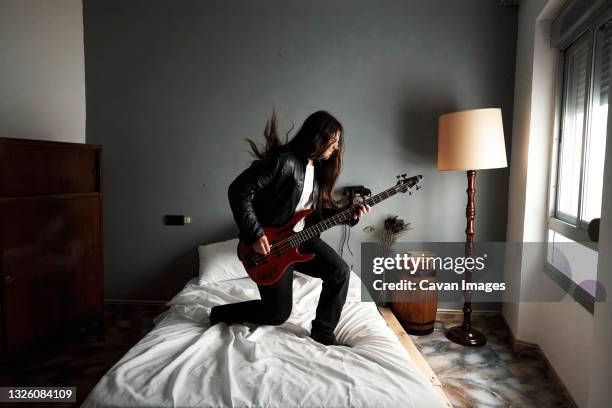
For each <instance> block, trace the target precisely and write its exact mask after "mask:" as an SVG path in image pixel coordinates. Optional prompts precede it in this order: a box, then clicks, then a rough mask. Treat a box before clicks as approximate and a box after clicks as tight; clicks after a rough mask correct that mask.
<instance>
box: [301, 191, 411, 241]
mask: <svg viewBox="0 0 612 408" xmlns="http://www.w3.org/2000/svg"><path fill="white" fill-rule="evenodd" d="M399 188H400V187H399V186H393V187H391V188H389V189H387V190H385V191H383V192H381V193H378V194H376V195H375V196H372V197H370V198H367V199H366V200H364V201H363V202H362V203H361V204H367V205H369V206H370V207H373V206H375V205H376V204H379V203H381V202H383V201H385V200H386V199H387V198H389V197H392V196H394V195H395V194H397V193H398V192H399V191H400V189H399ZM359 205H360V204H354V205H352V206H350V207H349V208H347V209H346V210H344V211H341V212H339V213H338V214H336V215H334V216H332V217H329V218H326V219H324V220H323V221H321V222H319V223H317V224H315V225H313V226H311V227H308V228H306V229H304V230H302V231H300V232H298V233H296V234H295V235H293V236H292V237H291V242H292V244H293V246H297V245H299V244H301V243H302V242H306V241H308V240H309V239H311V238H313V237H315V236H316V235H317V234H320V233H322V232H323V231H327V230H328V229H330V228H331V227H335V226H336V225H339V224H342V223H344V222H346V221H348V220H349V219H350V218H351V217H352V216H353V214H354V213H355V211H356V210H357V208H358V207H359Z"/></svg>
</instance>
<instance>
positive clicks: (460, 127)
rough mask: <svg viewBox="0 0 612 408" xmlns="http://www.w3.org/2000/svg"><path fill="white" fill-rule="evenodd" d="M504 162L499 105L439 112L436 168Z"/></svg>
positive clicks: (491, 165)
mask: <svg viewBox="0 0 612 408" xmlns="http://www.w3.org/2000/svg"><path fill="white" fill-rule="evenodd" d="M507 166H508V163H507V161H506V144H505V142H504V128H503V124H502V116H501V109H499V108H491V109H472V110H466V111H461V112H453V113H447V114H444V115H442V116H440V120H439V122H438V170H465V171H467V170H479V169H495V168H500V167H507Z"/></svg>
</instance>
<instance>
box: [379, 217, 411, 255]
mask: <svg viewBox="0 0 612 408" xmlns="http://www.w3.org/2000/svg"><path fill="white" fill-rule="evenodd" d="M397 217H398V216H397V215H393V216H390V217H387V218H386V219H385V223H384V230H383V232H382V237H381V238H382V248H383V256H385V257H387V256H389V253H390V252H391V247H392V246H393V244H394V243H395V242H396V241H397V239H398V238H399V237H401V236H402V235H404V234H405V233H406V232H408V231H409V230H411V229H412V227H411V226H410V223H409V222H408V223H406V222H404V220H403V219H401V218H397Z"/></svg>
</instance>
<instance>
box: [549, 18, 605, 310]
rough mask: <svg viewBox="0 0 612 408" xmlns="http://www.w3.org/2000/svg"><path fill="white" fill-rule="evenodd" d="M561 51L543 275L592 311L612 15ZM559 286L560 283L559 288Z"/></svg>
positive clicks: (596, 20) (596, 21)
mask: <svg viewBox="0 0 612 408" xmlns="http://www.w3.org/2000/svg"><path fill="white" fill-rule="evenodd" d="M566 42H567V43H568V45H566V46H564V47H562V48H561V49H560V58H559V78H558V86H557V92H558V95H559V100H558V108H557V129H558V130H557V131H556V134H555V143H554V151H553V161H552V165H553V168H552V170H553V171H552V172H551V176H552V177H551V187H552V188H551V196H550V204H551V205H550V213H549V224H548V227H549V230H548V242H549V245H548V251H547V252H548V253H547V259H546V268H545V270H546V271H547V272H548V273H549V274H552V275H551V276H553V275H554V276H553V277H554V279H555V280H556V281H557V282H559V283H560V284H562V286H564V287H566V288H570V287H571V288H572V290H568V292H569V293H570V294H572V295H573V297H574V298H575V299H576V300H578V301H579V302H580V303H581V304H582V305H583V306H585V307H586V308H587V310H590V311H591V312H592V308H593V302H594V300H595V299H596V297H597V293H596V292H597V290H596V289H597V284H596V282H597V258H598V244H597V242H593V241H591V239H590V238H589V234H588V232H587V231H588V229H589V225H590V223H591V222H592V220H594V219H597V218H600V217H601V202H602V190H603V182H604V180H603V175H604V160H605V147H606V137H607V131H608V94H609V86H610V75H611V74H612V72H611V70H612V67H611V62H612V61H611V57H612V10H607V11H605V12H603V13H601V14H600V16H595V17H594V18H592V19H591V22H590V23H589V24H587V25H586V26H585V27H584V29H583V30H581V31H580V34H579V35H578V36H576V38H574V39H573V40H572V39H571V38H569V41H566ZM562 282H563V283H562Z"/></svg>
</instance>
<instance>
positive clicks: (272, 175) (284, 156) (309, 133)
mask: <svg viewBox="0 0 612 408" xmlns="http://www.w3.org/2000/svg"><path fill="white" fill-rule="evenodd" d="M264 135H265V138H266V145H265V150H264V151H260V150H259V149H258V148H257V146H256V144H255V143H254V142H253V141H252V140H250V139H247V140H248V142H249V144H250V145H251V148H252V150H253V155H254V156H256V157H257V158H258V160H255V161H254V162H253V163H252V164H251V166H250V167H249V168H247V169H246V170H245V171H243V172H242V173H241V174H240V175H239V176H238V177H236V179H235V180H234V181H233V182H232V183H231V184H230V186H229V189H228V197H229V202H230V207H231V210H232V214H233V216H234V219H235V221H236V224H237V225H238V228H239V230H240V238H241V239H242V241H243V242H244V243H246V244H248V245H252V246H253V250H254V251H255V252H257V253H260V254H264V255H266V254H268V253H269V252H270V244H269V242H268V239H267V237H266V235H265V234H264V230H263V227H262V226H266V227H280V226H282V225H284V224H286V223H287V222H288V221H289V220H290V219H291V217H292V216H293V215H294V214H295V212H296V211H299V210H303V209H306V208H313V210H314V211H313V213H312V214H311V215H310V216H308V217H307V218H306V220H302V221H301V222H299V223H298V224H296V225H295V227H294V231H295V232H298V231H301V230H302V229H303V228H305V227H307V226H309V225H312V224H314V223H316V222H318V221H320V220H322V219H324V218H327V217H329V216H332V215H334V214H336V213H338V212H339V211H342V209H341V208H339V206H338V203H337V202H336V201H335V200H334V199H333V197H332V190H333V188H334V185H335V183H336V181H337V179H338V176H339V174H340V170H341V167H342V154H343V151H344V138H343V128H342V125H341V124H340V122H339V121H338V120H337V119H336V118H334V117H333V116H332V115H330V114H329V113H328V112H325V111H317V112H315V113H313V114H311V115H310V116H309V117H308V118H307V119H306V120H305V121H304V124H303V125H302V127H301V128H300V130H299V131H298V132H297V133H296V135H295V136H294V137H293V138H292V139H291V140H289V141H285V143H282V142H281V141H280V139H279V137H278V133H277V124H276V117H275V115H274V113H273V114H272V117H271V118H270V120H268V122H267V124H266V129H265V132H264ZM287 139H288V135H287ZM369 210H370V207H369V206H368V205H361V206H360V208H359V210H358V211H357V212H355V214H354V215H353V219H352V220H351V222H350V223H349V225H350V226H353V225H355V224H356V223H357V222H358V221H359V219H360V218H361V217H362V216H363V215H364V214H366V213H367V212H368V211H369ZM299 250H300V252H302V253H306V254H308V253H313V254H315V257H314V258H313V259H312V260H310V261H307V262H301V263H296V264H293V265H291V266H290V267H289V268H288V269H287V270H286V271H285V273H284V274H283V276H282V277H281V278H280V279H279V280H278V281H277V282H276V283H274V284H272V285H258V289H259V293H260V297H261V300H251V301H247V302H241V303H233V304H228V305H222V306H216V307H214V308H213V309H212V310H211V313H210V322H211V325H215V324H217V323H219V322H224V323H227V324H231V323H245V322H248V323H254V324H259V325H280V324H283V323H284V322H285V321H286V320H287V319H288V318H289V315H290V314H291V308H292V304H293V296H292V295H293V294H292V289H293V285H292V282H293V268H294V267H295V269H296V270H298V271H300V272H302V273H304V274H307V275H310V276H314V277H317V278H320V279H322V280H323V284H322V290H321V296H320V298H319V304H318V306H317V310H316V316H315V319H314V320H313V321H312V329H311V333H310V336H311V337H312V338H313V339H314V340H316V341H318V342H319V343H322V344H325V345H336V344H338V343H337V342H336V337H335V335H334V329H335V328H336V325H337V324H338V320H339V319H340V313H341V312H342V307H343V306H344V303H345V301H346V295H347V292H348V284H349V274H350V268H349V266H348V265H347V263H346V262H345V261H344V260H343V259H342V258H341V257H340V255H338V254H337V253H336V251H334V250H333V249H332V248H331V247H330V246H329V245H328V244H327V243H325V242H324V241H323V240H322V239H321V238H320V236H319V235H317V236H315V237H313V238H312V239H310V240H308V241H306V242H304V243H303V244H301V245H300V247H299Z"/></svg>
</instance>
